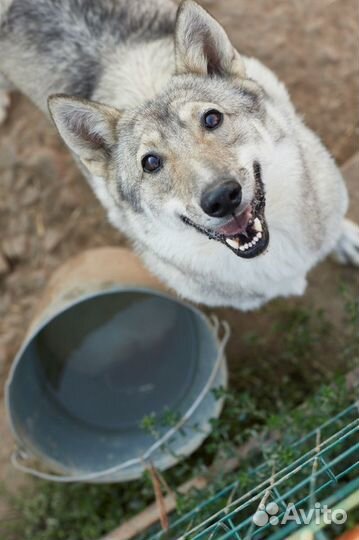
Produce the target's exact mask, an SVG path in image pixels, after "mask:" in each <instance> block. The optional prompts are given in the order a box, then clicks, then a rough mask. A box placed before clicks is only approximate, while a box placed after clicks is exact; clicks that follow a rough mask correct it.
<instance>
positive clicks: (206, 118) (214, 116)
mask: <svg viewBox="0 0 359 540" xmlns="http://www.w3.org/2000/svg"><path fill="white" fill-rule="evenodd" d="M222 122H223V114H222V113H221V112H219V111H216V109H211V110H210V111H207V112H206V113H205V114H204V115H203V125H204V127H205V128H206V129H216V128H218V127H219V126H220V125H221V124H222Z"/></svg>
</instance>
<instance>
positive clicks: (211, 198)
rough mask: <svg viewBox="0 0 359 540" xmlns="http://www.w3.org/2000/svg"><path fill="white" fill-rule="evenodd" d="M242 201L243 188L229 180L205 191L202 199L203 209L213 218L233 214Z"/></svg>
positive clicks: (234, 181)
mask: <svg viewBox="0 0 359 540" xmlns="http://www.w3.org/2000/svg"><path fill="white" fill-rule="evenodd" d="M241 200H242V188H241V186H240V184H239V183H238V182H237V181H236V180H227V181H225V182H223V183H222V184H220V185H219V186H216V187H215V188H213V187H212V188H210V189H208V190H207V191H205V192H204V193H203V195H202V198H201V208H202V210H203V211H204V212H206V214H208V215H209V216H211V217H224V216H228V215H230V214H233V212H234V211H235V209H236V208H237V207H238V206H239V205H240V203H241Z"/></svg>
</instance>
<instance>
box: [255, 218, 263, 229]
mask: <svg viewBox="0 0 359 540" xmlns="http://www.w3.org/2000/svg"><path fill="white" fill-rule="evenodd" d="M253 224H254V228H255V230H256V231H258V232H262V231H263V227H262V223H261V222H260V220H259V219H258V218H257V217H256V219H255V220H254V223H253Z"/></svg>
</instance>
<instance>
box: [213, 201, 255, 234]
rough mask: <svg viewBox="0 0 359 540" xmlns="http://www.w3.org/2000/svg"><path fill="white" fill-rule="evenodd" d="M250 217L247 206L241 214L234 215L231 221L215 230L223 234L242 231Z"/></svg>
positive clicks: (249, 208)
mask: <svg viewBox="0 0 359 540" xmlns="http://www.w3.org/2000/svg"><path fill="white" fill-rule="evenodd" d="M251 217H252V210H251V207H250V206H248V208H246V210H244V212H242V214H240V215H239V216H235V217H234V218H233V219H231V221H229V222H228V223H226V224H225V225H224V226H223V227H220V228H219V229H217V231H218V232H219V233H221V234H224V235H225V236H235V235H236V234H241V233H244V232H245V231H246V229H247V227H248V223H249V220H250V219H251Z"/></svg>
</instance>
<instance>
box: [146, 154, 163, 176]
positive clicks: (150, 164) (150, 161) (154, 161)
mask: <svg viewBox="0 0 359 540" xmlns="http://www.w3.org/2000/svg"><path fill="white" fill-rule="evenodd" d="M161 167H162V159H161V158H160V157H159V156H156V155H155V154H147V155H146V156H144V157H143V158H142V168H143V170H144V171H145V172H148V173H153V172H156V171H158V170H159V169H160V168H161Z"/></svg>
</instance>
